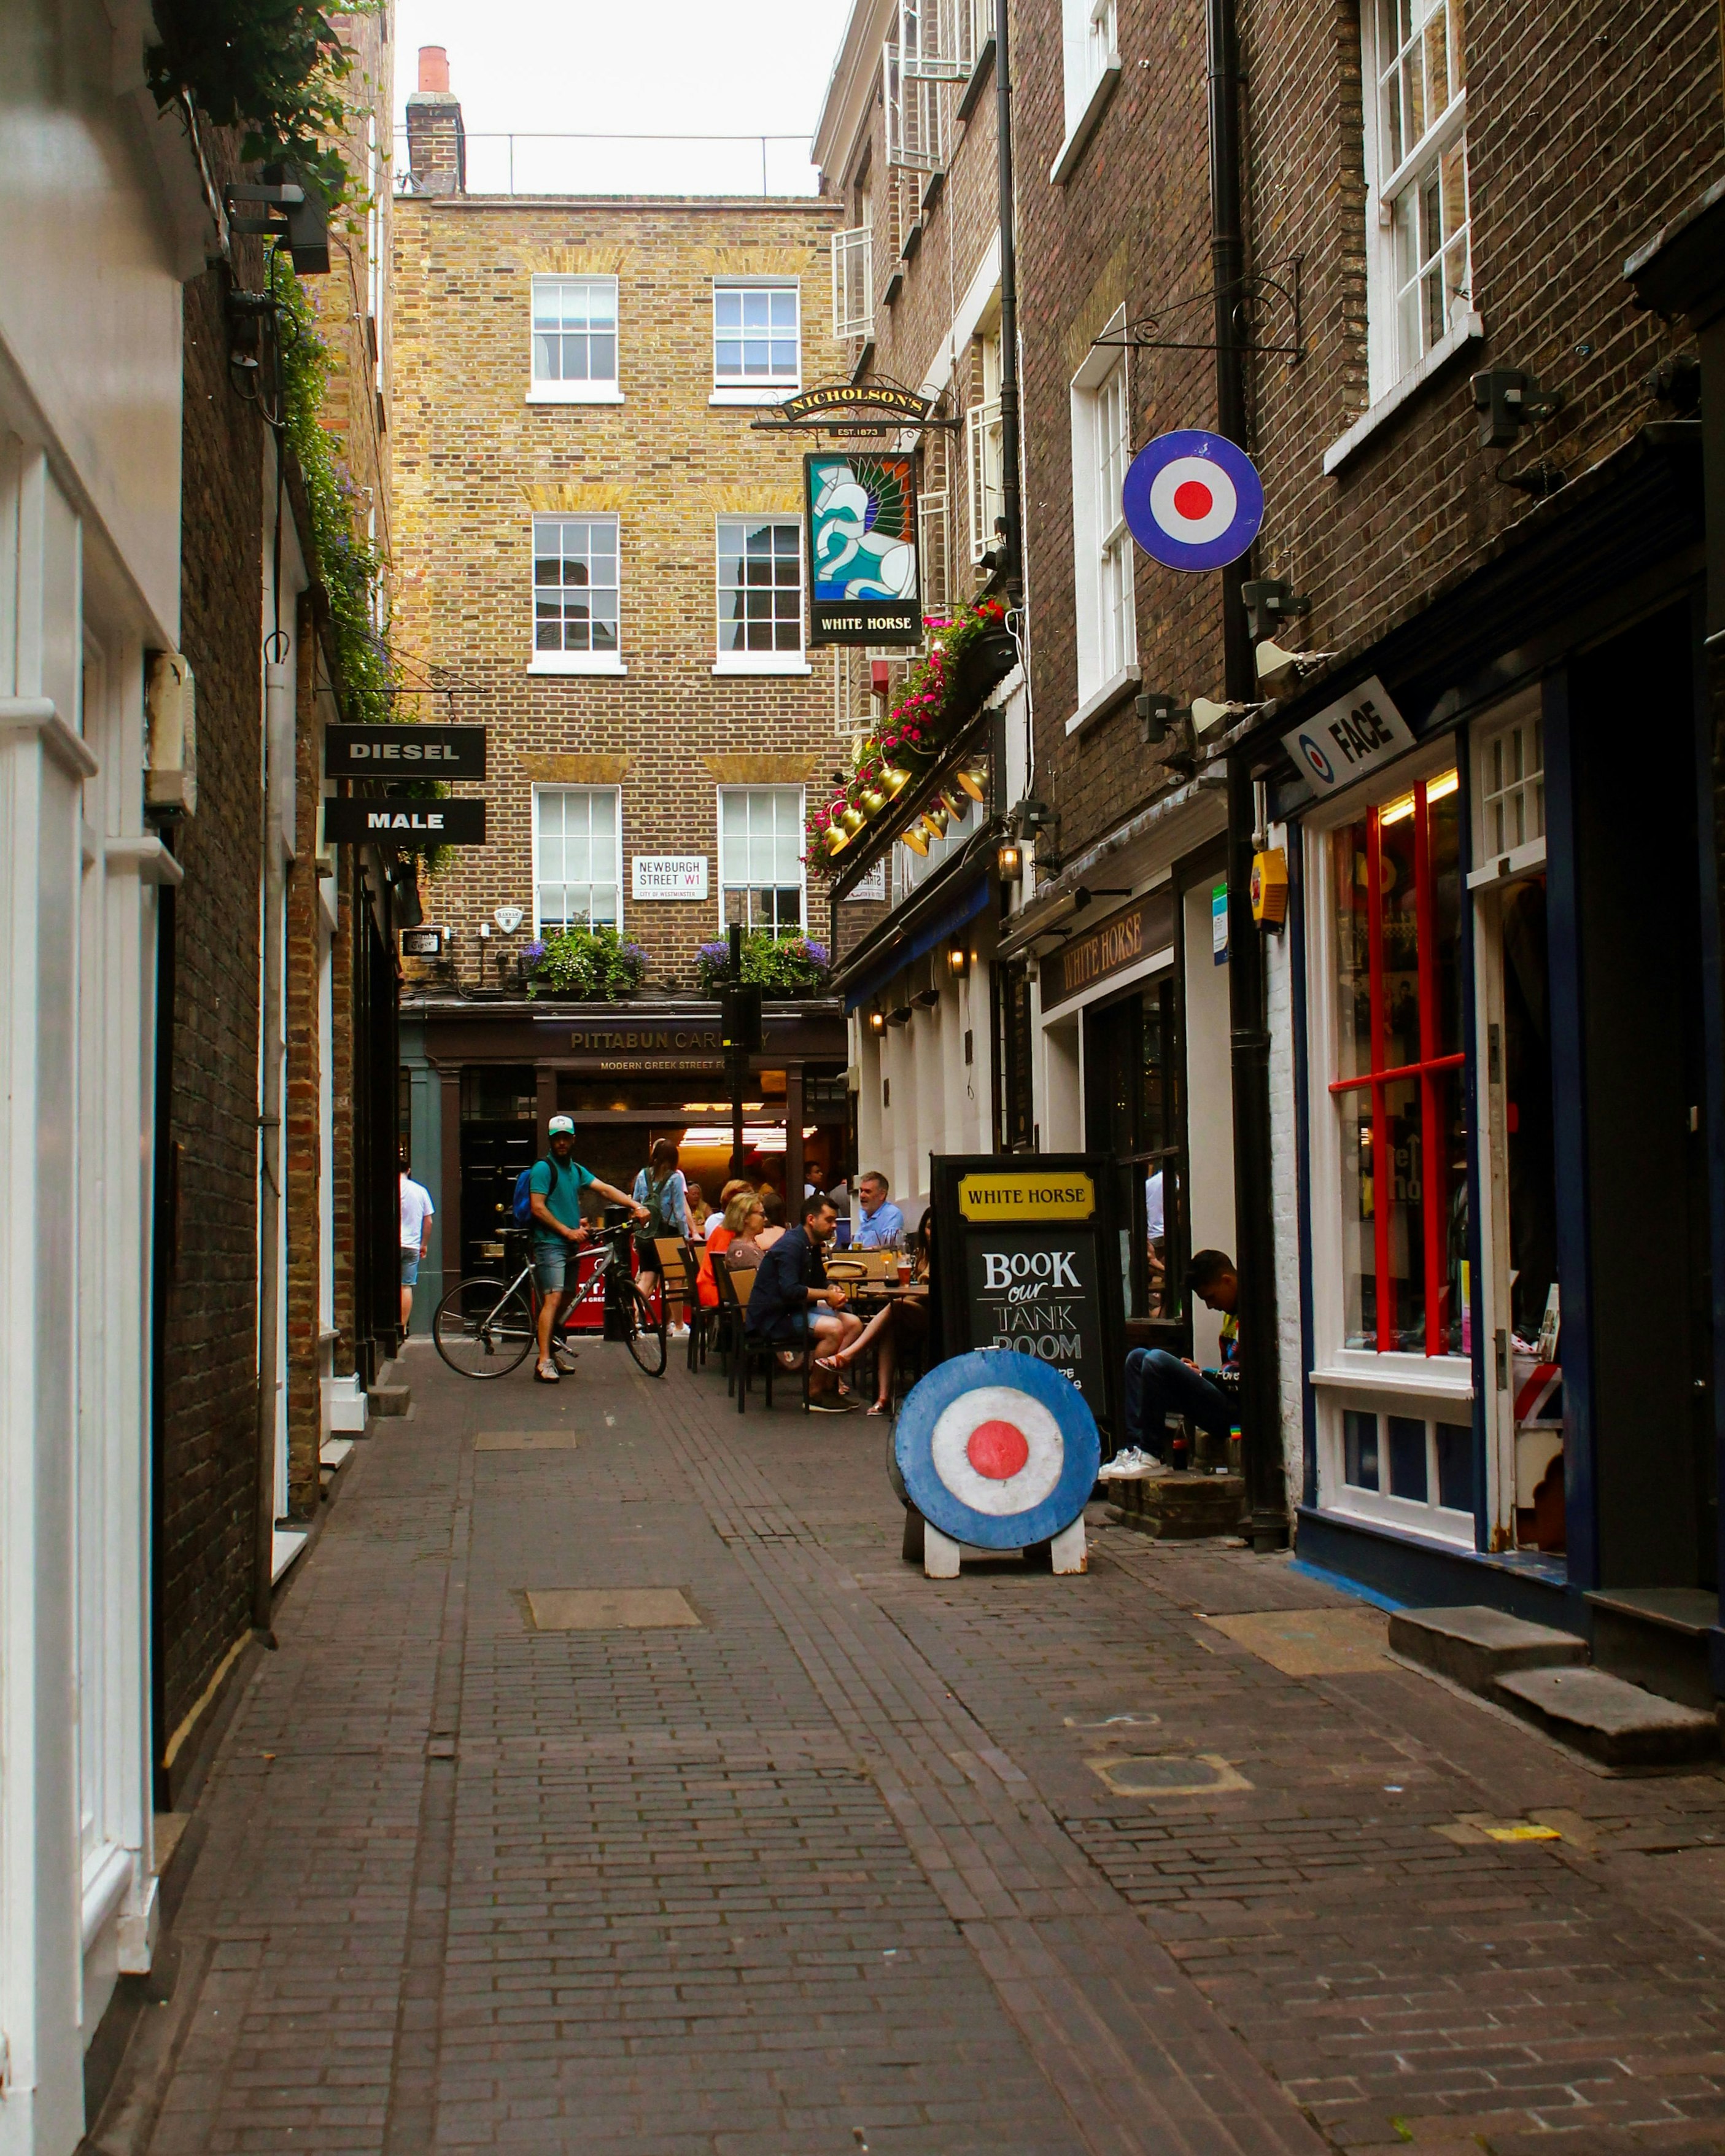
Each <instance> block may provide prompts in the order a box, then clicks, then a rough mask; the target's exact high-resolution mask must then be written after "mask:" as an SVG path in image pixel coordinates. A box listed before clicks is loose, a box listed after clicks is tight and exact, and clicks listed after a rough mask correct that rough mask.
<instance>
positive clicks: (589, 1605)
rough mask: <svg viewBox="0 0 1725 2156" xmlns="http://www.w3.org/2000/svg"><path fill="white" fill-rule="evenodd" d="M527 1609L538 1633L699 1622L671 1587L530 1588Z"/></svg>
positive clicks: (646, 1628)
mask: <svg viewBox="0 0 1725 2156" xmlns="http://www.w3.org/2000/svg"><path fill="white" fill-rule="evenodd" d="M527 1607H528V1609H531V1611H532V1613H533V1629H534V1630H535V1631H538V1632H645V1631H651V1630H655V1629H656V1628H657V1627H659V1626H661V1625H699V1624H700V1622H701V1620H700V1618H698V1617H697V1616H696V1614H695V1612H694V1611H693V1610H692V1609H691V1608H690V1607H689V1604H687V1603H686V1602H685V1600H684V1599H683V1597H682V1594H681V1593H680V1591H679V1590H678V1589H676V1588H675V1587H609V1588H573V1587H530V1588H529V1589H527Z"/></svg>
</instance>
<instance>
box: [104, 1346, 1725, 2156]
mask: <svg viewBox="0 0 1725 2156" xmlns="http://www.w3.org/2000/svg"><path fill="white" fill-rule="evenodd" d="M408 1364H409V1368H410V1369H411V1373H412V1376H413V1394H414V1402H415V1405H414V1411H413V1415H412V1417H411V1418H410V1419H408V1420H407V1421H405V1422H402V1423H398V1424H389V1423H387V1422H386V1423H384V1424H381V1425H378V1426H377V1430H376V1434H375V1435H373V1436H372V1438H371V1439H370V1440H368V1441H367V1442H366V1443H365V1444H364V1445H362V1446H361V1447H359V1448H358V1449H357V1452H356V1455H355V1457H354V1460H353V1462H352V1466H351V1467H350V1469H349V1470H348V1471H347V1483H346V1486H345V1487H344V1488H343V1489H342V1490H341V1492H340V1495H339V1497H338V1500H337V1502H336V1507H335V1509H334V1512H333V1513H332V1516H331V1518H330V1520H329V1522H328V1525H327V1527H326V1532H324V1534H323V1536H322V1537H321V1540H320V1541H319V1542H318V1543H317V1544H316V1547H315V1548H314V1549H313V1551H312V1552H311V1554H310V1556H309V1558H307V1559H306V1560H305V1564H304V1569H303V1573H302V1576H301V1577H300V1578H299V1579H298V1580H297V1581H296V1583H295V1585H294V1588H293V1589H292V1592H291V1593H290V1595H289V1596H288V1598H287V1599H286V1602H285V1606H284V1608H283V1609H282V1610H281V1613H280V1617H279V1620H278V1635H279V1638H280V1652H279V1653H277V1654H275V1655H268V1656H266V1657H264V1658H263V1659H262V1660H261V1661H260V1663H259V1666H258V1669H257V1671H256V1674H255V1676H254V1679H253V1681H251V1683H250V1685H249V1689H248V1691H247V1692H246V1694H245V1696H244V1698H243V1700H242V1702H241V1703H240V1705H239V1709H238V1712H237V1713H236V1714H235V1717H234V1721H233V1722H232V1725H231V1727H229V1729H228V1733H227V1736H226V1738H225V1741H224V1744H223V1750H222V1753H221V1754H220V1757H219V1759H218V1763H217V1764H216V1766H215V1768H214V1770H213V1773H212V1774H211V1776H210V1778H209V1779H208V1783H207V1784H206V1786H205V1788H204V1789H203V1794H202V1797H201V1800H200V1802H199V1804H198V1809H197V1811H196V1813H195V1815H194V1816H193V1820H192V1823H191V1824H190V1825H189V1826H188V1828H187V1830H186V1833H185V1835H184V1839H183V1843H182V1851H181V1853H180V1856H179V1858H178V1860H177V1869H176V1872H175V1874H174V1886H175V1891H176V1892H178V1893H179V1894H180V1895H181V1899H180V1901H179V1906H178V1913H177V1924H176V1931H175V1939H176V1948H177V1974H176V1975H175V1977H174V1979H173V1989H172V1996H171V1997H170V1998H169V1999H167V2000H166V2001H165V2002H164V2003H163V2004H162V2005H160V2006H157V2007H156V2008H154V2009H152V2010H151V2014H150V2015H149V2016H148V2017H147V2018H146V2022H145V2024H144V2026H143V2028H142V2030H141V2035H140V2040H139V2042H138V2043H137V2045H136V2046H135V2047H134V2056H133V2061H132V2064H131V2067H130V2069H129V2077H128V2082H127V2084H126V2087H123V2088H122V2091H121V2096H122V2097H124V2098H126V2101H122V2102H120V2103H119V2104H118V2105H117V2106H116V2110H115V2113H114V2114H113V2115H114V2116H116V2117H118V2116H119V2115H120V2114H124V2117H123V2119H122V2120H121V2125H123V2126H125V2127H126V2128H128V2129H129V2130H130V2131H131V2133H133V2134H134V2135H135V2136H136V2146H138V2147H140V2148H143V2147H147V2148H150V2149H151V2150H152V2151H153V2152H154V2156H192V2152H194V2151H196V2152H203V2151H229V2150H235V2151H237V2150H259V2151H264V2150H267V2151H270V2152H280V2151H283V2150H287V2149H315V2150H353V2151H360V2150H364V2151H383V2152H388V2156H409V2152H413V2156H418V2152H424V2151H426V2150H429V2149H431V2148H440V2149H441V2148H465V2147H477V2148H489V2147H492V2146H496V2147H499V2148H515V2149H521V2150H526V2151H530V2152H540V2151H543V2152H547V2156H551V2152H560V2151H565V2150H567V2151H581V2152H593V2156H600V2152H609V2151H622V2150H624V2149H627V2150H629V2151H630V2152H632V2156H696V2152H700V2156H745V2152H747V2156H756V2152H768V2151H772V2152H783V2156H829V2152H831V2156H853V2152H855V2151H856V2150H858V2149H867V2150H871V2151H875V2152H882V2151H887V2150H896V2151H905V2152H911V2151H914V2152H917V2156H958V2152H961V2151H983V2150H986V2151H988V2152H990V2156H1008V2152H1014V2156H1068V2152H1071V2156H1079V2152H1107V2156H1124V2152H1128V2151H1130V2152H1144V2156H1150V2152H1156V2156H1173V2152H1194V2156H1196V2152H1209V2151H1240V2152H1246V2151H1250V2152H1252V2156H1271V2152H1276V2151H1286V2152H1288V2156H1295V2152H1317V2151H1320V2150H1322V2149H1323V2148H1355V2147H1359V2146H1372V2145H1389V2146H1393V2145H1399V2144H1400V2143H1404V2142H1407V2141H1409V2140H1411V2141H1412V2142H1413V2143H1414V2145H1415V2147H1416V2148H1418V2149H1420V2150H1422V2151H1424V2152H1425V2156H1435V2152H1442V2156H1462V2152H1463V2151H1464V2150H1467V2151H1476V2150H1477V2149H1478V2148H1480V2147H1481V2146H1483V2147H1486V2148H1489V2149H1490V2150H1491V2151H1494V2152H1496V2156H1511V2152H1521V2151H1523V2150H1527V2149H1532V2148H1536V2147H1537V2148H1546V2147H1555V2148H1558V2149H1560V2150H1561V2149H1565V2148H1573V2149H1575V2150H1578V2151H1583V2150H1584V2151H1585V2152H1586V2156H1604V2152H1607V2151H1612V2150H1616V2149H1620V2148H1622V2149H1630V2148H1635V2149H1640V2148H1648V2149H1652V2148H1658V2149H1661V2150H1674V2149H1675V2150H1701V2149H1717V2148H1720V2147H1722V2146H1725V2141H1722V2133H1725V2027H1722V2022H1725V1936H1722V1935H1721V1933H1719V1932H1718V1931H1717V1930H1716V1929H1713V1928H1707V1925H1708V1924H1709V1922H1710V1921H1711V1917H1712V1913H1713V1912H1717V1909H1718V1908H1719V1907H1720V1906H1721V1902H1720V1898H1719V1893H1718V1889H1719V1886H1720V1884H1721V1882H1722V1879H1725V1781H1722V1779H1720V1777H1719V1776H1718V1775H1717V1774H1713V1773H1707V1774H1695V1775H1688V1776H1682V1777H1671V1778H1666V1779H1634V1780H1630V1779H1611V1778H1609V1777H1608V1776H1606V1775H1604V1774H1600V1773H1598V1772H1595V1771H1594V1770H1593V1769H1591V1768H1587V1767H1584V1766H1583V1765H1580V1764H1579V1763H1575V1762H1574V1761H1573V1760H1571V1759H1570V1758H1568V1757H1567V1756H1566V1755H1564V1754H1563V1753H1560V1752H1558V1750H1556V1749H1555V1748H1553V1747H1552V1746H1551V1745H1549V1744H1548V1743H1546V1742H1545V1741H1544V1740H1543V1739H1542V1738H1538V1737H1537V1736H1535V1735H1533V1734H1531V1733H1529V1732H1526V1731H1524V1730H1522V1729H1521V1728H1520V1727H1517V1726H1516V1725H1514V1724H1512V1723H1510V1722H1507V1720H1505V1719H1503V1718H1502V1717H1499V1716H1497V1714H1496V1713H1495V1712H1493V1711H1491V1710H1490V1709H1487V1708H1486V1707H1482V1706H1481V1705H1480V1704H1478V1703H1477V1702H1473V1701H1471V1700H1464V1699H1462V1698H1461V1697H1460V1696H1458V1695H1456V1694H1454V1693H1451V1692H1450V1691H1448V1690H1447V1689H1445V1687H1444V1686H1441V1685H1440V1684H1439V1683H1437V1682H1435V1681H1433V1680H1432V1679H1430V1678H1428V1677H1426V1676H1423V1675H1420V1674H1416V1673H1414V1672H1413V1671H1409V1670H1407V1669H1404V1668H1403V1667H1401V1666H1399V1665H1397V1664H1395V1663H1394V1662H1392V1661H1389V1659H1388V1656H1387V1655H1386V1653H1385V1651H1384V1645H1383V1620H1382V1619H1381V1618H1380V1617H1379V1616H1378V1614H1376V1613H1375V1612H1373V1611H1371V1610H1369V1609H1366V1608H1365V1607H1364V1606H1363V1605H1362V1604H1359V1603H1358V1602H1355V1601H1352V1600H1350V1599H1348V1598H1347V1597H1346V1596H1344V1595H1343V1594H1339V1593H1331V1592H1329V1591H1327V1590H1326V1589H1324V1588H1323V1587H1322V1585H1321V1584H1319V1583H1317V1582H1315V1581H1313V1580H1312V1579H1309V1578H1304V1577H1302V1576H1301V1575H1299V1574H1297V1573H1294V1572H1293V1571H1291V1569H1290V1568H1289V1566H1288V1564H1287V1563H1286V1560H1285V1559H1268V1558H1254V1557H1252V1556H1250V1554H1249V1553H1245V1552H1240V1551H1226V1550H1222V1549H1219V1548H1216V1547H1214V1546H1212V1545H1204V1546H1200V1547H1195V1548H1188V1549H1186V1550H1179V1549H1168V1548H1163V1547H1158V1546H1153V1545H1149V1544H1147V1543H1143V1542H1142V1541H1141V1540H1139V1539H1137V1538H1136V1537H1132V1536H1130V1535H1128V1534H1127V1533H1126V1532H1123V1531H1121V1530H1118V1529H1113V1530H1106V1531H1105V1532H1102V1533H1101V1535H1100V1536H1099V1537H1098V1538H1097V1543H1096V1551H1095V1555H1094V1560H1093V1568H1092V1570H1091V1573H1090V1574H1089V1576H1088V1577H1087V1578H1084V1579H1081V1580H1074V1581H1065V1580H1055V1579H1054V1578H1050V1577H1046V1576H1042V1577H1035V1576H1028V1575H1026V1574H1025V1573H1024V1572H1023V1571H1022V1570H1021V1569H1020V1568H1019V1567H1018V1566H1017V1565H1016V1563H1005V1562H1003V1563H998V1564H994V1565H992V1566H988V1567H985V1568H981V1569H978V1570H975V1571H969V1570H968V1571H967V1572H966V1573H965V1575H964V1577H963V1578H962V1579H961V1580H959V1581H957V1582H956V1583H943V1584H936V1583H932V1582H929V1581H927V1580H925V1579H923V1578H922V1577H921V1575H920V1573H916V1572H915V1571H913V1570H912V1569H911V1568H909V1567H907V1566H906V1565H904V1564H902V1563H901V1561H900V1559H899V1557H898V1554H897V1548H898V1534H899V1527H900V1514H899V1512H898V1507H897V1506H896V1502H895V1501H894V1500H893V1498H892V1496H891V1491H890V1490H889V1488H888V1486H887V1482H886V1473H885V1468H884V1460H883V1451H884V1446H885V1443H886V1439H885V1434H884V1432H883V1430H882V1429H881V1426H880V1424H878V1423H871V1422H865V1421H864V1420H862V1419H860V1418H857V1419H850V1420H847V1421H842V1422H841V1421H837V1420H834V1419H820V1418H817V1419H804V1418H803V1416H801V1415H800V1414H798V1413H796V1412H795V1411H794V1409H791V1408H788V1407H782V1408H781V1409H779V1410H778V1411H777V1412H775V1413H774V1414H772V1415H770V1416H769V1415H768V1414H763V1413H761V1412H758V1411H753V1410H752V1412H751V1413H750V1414H749V1415H748V1416H747V1418H745V1419H741V1420H739V1419H737V1416H736V1415H735V1414H733V1413H732V1412H729V1411H728V1409H727V1404H726V1398H725V1393H724V1388H723V1385H722V1383H721V1380H720V1379H719V1378H718V1376H717V1373H716V1368H715V1370H714V1371H713V1372H712V1373H711V1374H709V1375H707V1376H705V1377H702V1378H698V1379H694V1380H691V1378H690V1377H689V1376H688V1375H687V1374H686V1373H685V1371H684V1370H683V1369H682V1368H681V1367H680V1364H679V1363H675V1362H674V1363H673V1367H672V1368H671V1371H670V1374H669V1375H668V1376H667V1378H665V1380H664V1382H663V1383H656V1384H655V1383H651V1382H649V1380H647V1379H645V1378H642V1377H640V1376H639V1374H638V1373H636V1371H635V1370H634V1367H633V1366H632V1365H631V1364H630V1363H629V1361H628V1360H627V1358H626V1357H625V1356H624V1353H623V1351H622V1350H621V1349H620V1348H617V1347H604V1346H603V1345H598V1344H593V1345H589V1346H588V1347H586V1348H585V1349H584V1351H583V1358H582V1362H581V1365H580V1376H579V1378H578V1381H577V1382H575V1383H565V1384H564V1385H563V1386H562V1388H561V1389H559V1390H557V1391H556V1392H552V1391H550V1390H549V1389H538V1388H536V1387H533V1386H532V1385H531V1384H530V1383H527V1382H526V1376H525V1373H523V1374H522V1377H521V1379H520V1381H518V1382H517V1381H515V1380H510V1381H506V1382H504V1383H499V1384H492V1385H477V1384H470V1383H464V1382H463V1381H461V1380H459V1379H457V1378H453V1377H451V1376H450V1375H449V1373H447V1372H445V1371H444V1369H443V1368H442V1366H441V1365H440V1364H439V1363H437V1362H436V1361H435V1358H434V1357H433V1355H432V1354H431V1353H430V1351H429V1349H428V1348H427V1347H424V1346H423V1345H418V1346H416V1347H413V1348H410V1349H409V1351H408ZM1097 1510H1099V1508H1093V1511H1097ZM643 1589H650V1590H659V1598H658V1599H655V1600H654V1601H652V1602H650V1603H648V1604H641V1603H639V1602H638V1601H636V1600H634V1599H631V1597H632V1596H634V1594H638V1593H639V1590H643ZM571 1590H573V1591H574V1594H576V1595H577V1596H581V1595H591V1594H595V1593H598V1592H603V1593H606V1594H611V1595H614V1596H616V1597H617V1598H619V1599H617V1600H616V1601H614V1602H613V1603H611V1604H607V1605H604V1606H603V1607H602V1608H600V1609H598V1612H597V1614H598V1615H600V1616H602V1617H604V1618H607V1619H608V1620H612V1621H611V1622H610V1623H608V1625H605V1626H603V1627H602V1628H600V1629H572V1630H565V1629H557V1627H558V1626H559V1625H565V1624H567V1623H568V1621H569V1620H571V1619H572V1618H576V1619H581V1618H587V1617H590V1616H592V1615H593V1614H595V1613H594V1608H593V1604H591V1603H583V1602H580V1601H571V1600H567V1599H566V1600H564V1601H562V1602H561V1603H560V1602H559V1601H558V1600H557V1599H556V1597H557V1595H558V1594H563V1595H565V1596H567V1595H568V1594H569V1591H571ZM666 1590H673V1591H675V1594H677V1595H680V1597H681V1598H682V1604H680V1605H679V1604H675V1603H668V1602H667V1601H666V1600H665V1599H664V1598H665V1591H666ZM1199 1613H1203V1614H1199ZM1259 1613H1267V1614H1259ZM1277 1613H1281V1614H1277ZM667 1614H670V1615H673V1616H677V1617H680V1619H681V1620H682V1621H680V1622H679V1623H677V1624H675V1625H666V1624H664V1623H663V1622H658V1623H655V1624H654V1625H650V1626H648V1627H645V1628H643V1627H641V1626H640V1624H639V1620H640V1619H641V1618H642V1617H643V1616H644V1615H645V1616H648V1617H651V1618H654V1619H656V1620H662V1619H663V1618H664V1617H665V1616H666V1615H667ZM535 1620H537V1623H536V1621H535ZM1278 1664H1280V1665H1281V1666H1278ZM1302 1667H1303V1668H1307V1669H1309V1670H1311V1671H1312V1674H1309V1675H1299V1674H1291V1673H1290V1671H1293V1670H1297V1669H1300V1668H1302ZM1135 1760H1136V1761H1138V1762H1140V1763H1139V1764H1137V1765H1136V1766H1134V1765H1133V1764H1132V1762H1133V1761H1135ZM1145 1761H1149V1762H1153V1763H1152V1764H1143V1763H1142V1762H1145ZM1182 1783H1184V1784H1188V1785H1190V1784H1194V1783H1198V1784H1205V1785H1207V1786H1205V1787H1204V1788H1203V1789H1202V1790H1201V1792H1200V1793H1199V1794H1181V1793H1179V1789H1178V1785H1179V1784H1182ZM1135 1792H1148V1793H1147V1794H1140V1793H1135ZM1536 1817H1537V1818H1538V1819H1540V1820H1543V1821H1544V1822H1545V1823H1546V1824H1547V1825H1553V1826H1555V1827H1557V1829H1558V1831H1559V1834H1560V1835H1561V1838H1560V1839H1558V1840H1512V1841H1498V1840H1493V1839H1491V1836H1490V1834H1489V1833H1488V1832H1487V1831H1486V1826H1487V1825H1492V1824H1496V1825H1500V1826H1502V1825H1506V1824H1509V1823H1513V1822H1517V1821H1522V1822H1527V1821H1528V1820H1532V1819H1534V1818H1536ZM1691 1910H1694V1911H1696V1912H1699V1916H1700V1921H1699V1922H1697V1918H1696V1917H1694V1916H1692V1915H1691V1914H1690V1913H1689V1912H1690V1911H1691ZM152 2073H154V2074H155V2076H156V2080H155V2082H154V2085H153V2087H154V2093H153V2095H152V2093H151V2089H152V2082H151V2076H152ZM157 2102H159V2106H160V2108H159V2112H157V2113H156V2115H155V2117H154V2125H153V2133H151V2131H149V2123H150V2116H151V2104H152V2103H157ZM1553 2128H1562V2129H1568V2130H1570V2131H1571V2132H1572V2133H1573V2136H1574V2138H1570V2139H1560V2140H1558V2141H1556V2142H1553V2138H1552V2129H1553ZM114 2131H115V2132H116V2133H118V2132H120V2131H121V2126H118V2125H116V2128H114ZM95 2145H96V2146H97V2147H98V2148H102V2147H106V2146H115V2147H117V2146H119V2145H121V2143H119V2142H118V2141H117V2140H110V2138H109V2134H108V2132H107V2130H106V2128H105V2131H104V2134H103V2136H102V2137H101V2138H100V2139H99V2141H98V2142H97V2143H96V2144H95Z"/></svg>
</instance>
